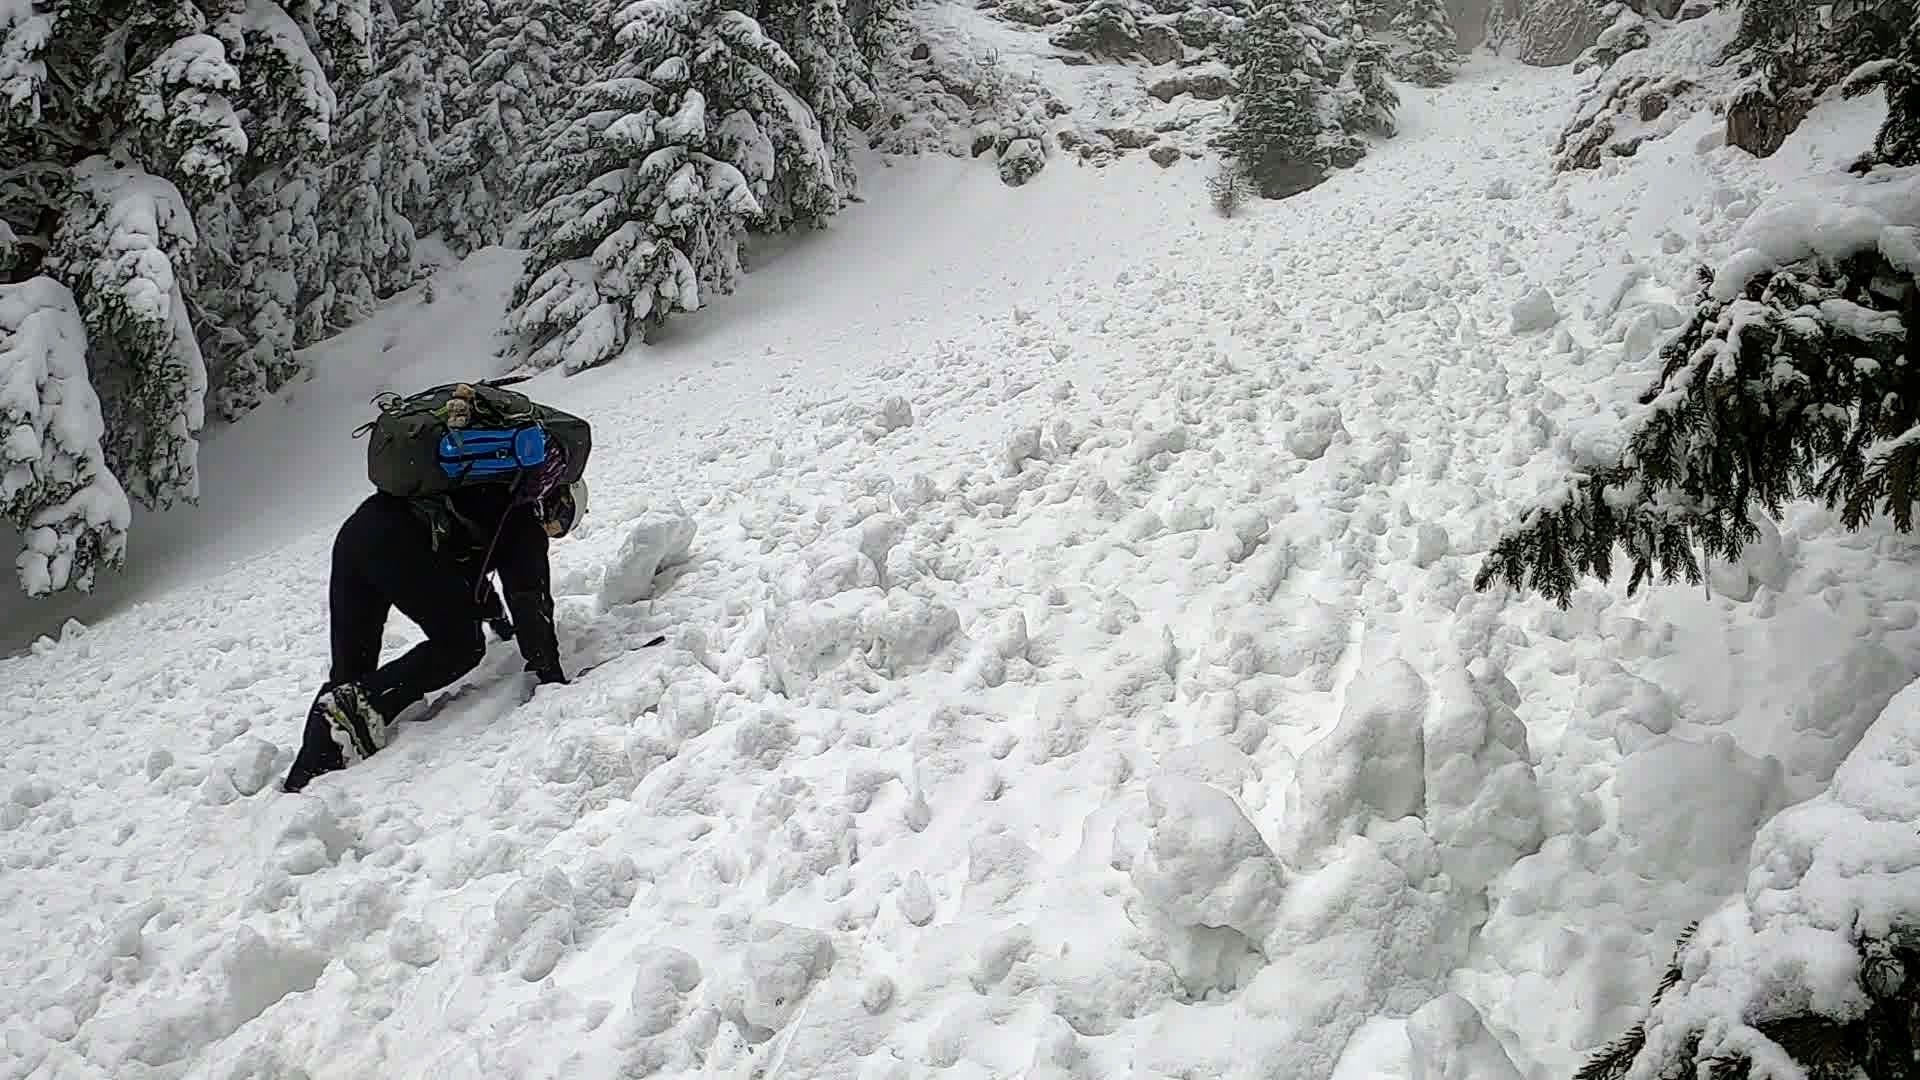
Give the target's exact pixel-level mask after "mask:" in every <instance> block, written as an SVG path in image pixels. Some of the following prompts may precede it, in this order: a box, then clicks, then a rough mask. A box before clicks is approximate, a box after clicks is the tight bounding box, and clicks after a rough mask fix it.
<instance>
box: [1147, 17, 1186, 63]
mask: <svg viewBox="0 0 1920 1080" xmlns="http://www.w3.org/2000/svg"><path fill="white" fill-rule="evenodd" d="M1140 55H1141V56H1142V57H1144V58H1145V59H1146V61H1147V63H1149V64H1171V63H1173V62H1174V61H1175V60H1180V59H1183V58H1184V57H1185V56H1186V55H1187V47H1186V44H1185V43H1184V42H1182V41H1181V40H1180V32H1179V31H1178V30H1175V29H1174V28H1173V27H1171V26H1167V25H1165V24H1163V23H1151V24H1149V25H1146V26H1143V27H1141V28H1140Z"/></svg>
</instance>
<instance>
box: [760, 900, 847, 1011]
mask: <svg viewBox="0 0 1920 1080" xmlns="http://www.w3.org/2000/svg"><path fill="white" fill-rule="evenodd" d="M833 964H834V950H833V942H832V941H830V940H828V938H827V935H825V934H823V933H821V932H820V931H818V930H814V929H810V928H808V927H804V926H792V925H789V924H787V923H782V922H773V921H770V920H769V921H766V922H758V923H755V924H754V927H753V936H752V940H751V941H750V942H749V943H748V945H747V958H746V977H747V987H746V1000H745V1001H744V1002H743V1004H742V1010H741V1011H742V1015H743V1017H744V1018H745V1019H746V1021H747V1023H749V1024H752V1025H753V1026H754V1027H756V1028H760V1029H762V1030H764V1031H779V1030H780V1029H781V1028H782V1027H785V1026H786V1023H787V1021H788V1020H789V1019H791V1018H792V1017H793V1015H794V1013H796V1012H798V1011H799V1009H800V1003H801V1001H802V1000H803V999H804V998H805V997H806V996H807V992H808V991H809V990H811V989H812V988H813V985H814V984H815V983H816V982H819V981H820V980H821V979H822V978H825V977H826V975H827V973H828V972H829V971H831V970H832V969H833Z"/></svg>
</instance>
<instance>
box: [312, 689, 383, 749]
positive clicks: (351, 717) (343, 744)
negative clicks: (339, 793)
mask: <svg viewBox="0 0 1920 1080" xmlns="http://www.w3.org/2000/svg"><path fill="white" fill-rule="evenodd" d="M313 707H314V708H315V709H318V710H321V711H323V712H324V714H325V716H326V720H327V728H328V730H329V731H330V732H331V733H332V735H333V741H334V744H335V745H337V746H338V747H340V756H341V758H342V759H343V760H344V761H345V763H346V764H348V765H352V764H354V763H355V762H359V761H365V760H366V759H367V758H370V757H372V756H373V755H374V754H377V753H379V752H380V749H381V748H382V747H384V746H386V745H387V718H386V717H385V716H383V715H381V713H380V710H379V709H377V708H375V707H374V704H373V702H372V701H369V700H368V699H367V695H366V692H365V691H363V690H361V689H360V687H359V685H358V684H356V683H347V684H345V685H343V686H336V687H334V688H333V690H332V691H331V692H330V693H326V694H322V695H321V696H320V700H318V701H316V702H314V703H313Z"/></svg>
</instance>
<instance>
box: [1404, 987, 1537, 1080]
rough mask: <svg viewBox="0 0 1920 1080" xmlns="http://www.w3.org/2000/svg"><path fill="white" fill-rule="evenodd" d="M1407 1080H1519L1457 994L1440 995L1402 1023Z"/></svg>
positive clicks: (1475, 1014)
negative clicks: (1409, 1050)
mask: <svg viewBox="0 0 1920 1080" xmlns="http://www.w3.org/2000/svg"><path fill="white" fill-rule="evenodd" d="M1407 1040H1408V1041H1409V1042H1410V1043H1412V1044H1413V1075H1412V1080H1523V1077H1522V1074H1521V1072H1520V1070H1519V1069H1518V1068H1515V1067H1514V1064H1513V1059H1512V1058H1510V1057H1508V1056H1507V1051H1506V1048H1505V1047H1503V1046H1501V1045H1500V1040H1499V1039H1496V1038H1494V1035H1493V1032H1491V1031H1488V1030H1487V1025H1486V1023H1485V1022H1484V1021H1483V1020H1481V1018H1480V1010H1478V1009H1476V1008H1474V1007H1473V1003H1472V1002H1470V1001H1468V1000H1467V999H1466V998H1463V997H1461V996H1460V995H1459V994H1452V993H1448V994H1441V995H1440V996H1439V997H1437V998H1434V999H1433V1000H1432V1001H1429V1002H1427V1003H1426V1004H1425V1005H1422V1006H1420V1008H1418V1009H1416V1010H1415V1011H1414V1014H1413V1015H1412V1016H1409V1017H1408V1018H1407Z"/></svg>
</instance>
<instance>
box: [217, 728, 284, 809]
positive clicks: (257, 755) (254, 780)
mask: <svg viewBox="0 0 1920 1080" xmlns="http://www.w3.org/2000/svg"><path fill="white" fill-rule="evenodd" d="M276 753H277V751H276V750H275V748H274V745H273V744H272V743H270V742H268V741H266V740H265V739H262V738H260V737H258V736H255V735H249V736H247V737H246V738H244V739H241V740H240V741H239V742H237V743H236V744H235V745H234V747H233V749H232V750H230V751H229V752H228V754H227V760H226V766H225V768H226V775H227V776H228V778H229V779H230V780H231V781H232V783H233V786H234V789H235V790H236V791H238V792H239V793H240V794H242V795H255V794H258V793H259V792H261V791H263V790H265V788H266V786H267V785H268V784H269V783H271V782H272V780H273V772H274V768H273V767H274V756H275V754H276Z"/></svg>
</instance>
